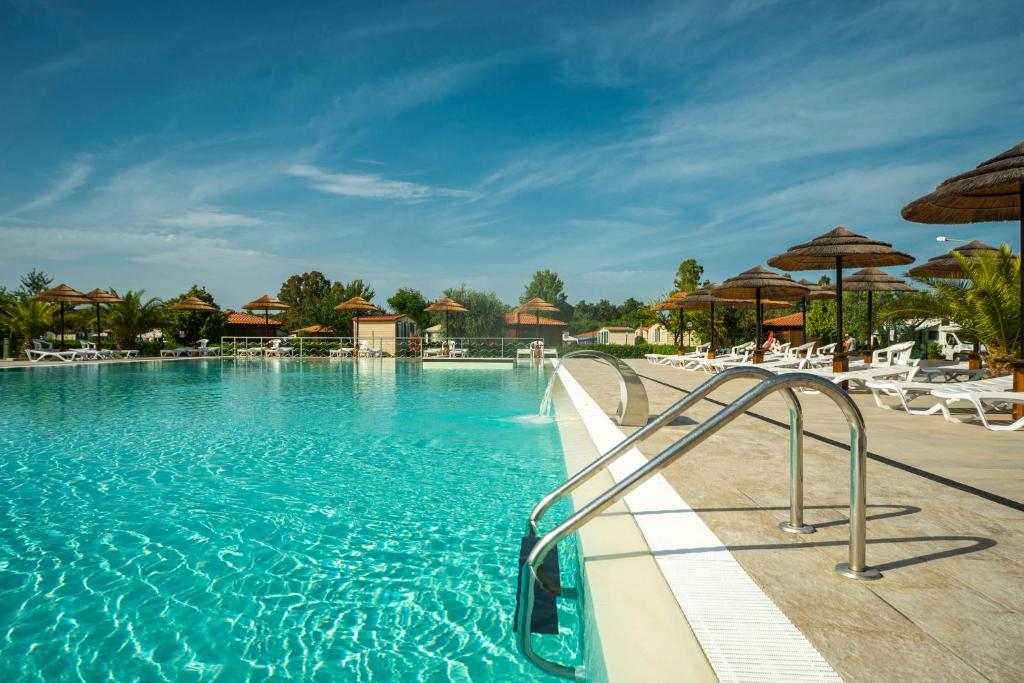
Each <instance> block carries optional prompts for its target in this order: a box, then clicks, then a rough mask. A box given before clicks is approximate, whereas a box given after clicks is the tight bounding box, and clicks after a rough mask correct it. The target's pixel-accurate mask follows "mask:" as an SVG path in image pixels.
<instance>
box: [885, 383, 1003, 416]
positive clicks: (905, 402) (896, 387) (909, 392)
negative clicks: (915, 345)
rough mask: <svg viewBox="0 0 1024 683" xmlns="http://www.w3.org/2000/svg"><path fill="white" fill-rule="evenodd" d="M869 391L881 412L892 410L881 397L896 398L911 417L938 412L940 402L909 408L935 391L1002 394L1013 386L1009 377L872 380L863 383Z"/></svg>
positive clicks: (892, 407)
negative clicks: (908, 380)
mask: <svg viewBox="0 0 1024 683" xmlns="http://www.w3.org/2000/svg"><path fill="white" fill-rule="evenodd" d="M865 386H866V387H867V388H868V389H870V390H871V396H872V397H873V398H874V399H875V405H877V406H878V407H879V408H882V409H883V410H893V409H894V406H891V405H888V404H887V403H884V402H883V401H882V397H883V396H886V397H889V398H898V399H899V400H900V405H901V406H902V408H903V410H905V411H907V412H908V413H910V414H911V415H934V414H935V413H937V412H940V411H941V410H942V408H941V407H940V404H941V403H942V402H941V401H940V402H939V403H938V404H935V405H932V406H930V407H928V408H911V407H910V403H911V402H912V401H914V399H917V398H921V397H922V396H930V395H932V394H933V393H934V392H935V391H939V390H942V391H950V392H955V393H958V394H960V393H964V392H968V391H981V392H986V391H987V392H1002V391H1008V390H1009V389H1010V387H1012V386H1013V378H1012V377H1011V376H1010V375H1005V376H1003V377H991V378H989V379H980V380H972V381H967V382H953V383H948V384H945V383H935V382H901V381H898V380H892V379H888V380H886V379H874V380H870V381H868V382H866V383H865Z"/></svg>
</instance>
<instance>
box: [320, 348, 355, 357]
mask: <svg viewBox="0 0 1024 683" xmlns="http://www.w3.org/2000/svg"><path fill="white" fill-rule="evenodd" d="M353 351H355V349H353V348H351V347H345V346H342V347H341V348H340V349H330V350H329V351H328V352H327V357H328V358H348V357H351V356H352V352H353Z"/></svg>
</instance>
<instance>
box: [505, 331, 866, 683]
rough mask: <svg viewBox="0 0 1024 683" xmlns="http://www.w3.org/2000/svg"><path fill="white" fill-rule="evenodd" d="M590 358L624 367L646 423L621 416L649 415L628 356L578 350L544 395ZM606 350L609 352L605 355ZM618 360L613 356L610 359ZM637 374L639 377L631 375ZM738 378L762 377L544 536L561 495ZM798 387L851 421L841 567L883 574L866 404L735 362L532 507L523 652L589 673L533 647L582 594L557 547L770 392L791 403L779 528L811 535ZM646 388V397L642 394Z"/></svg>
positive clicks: (816, 382)
mask: <svg viewBox="0 0 1024 683" xmlns="http://www.w3.org/2000/svg"><path fill="white" fill-rule="evenodd" d="M573 356H576V357H589V358H595V359H597V360H601V361H604V362H606V363H608V364H609V365H611V366H612V367H614V368H616V369H617V370H618V371H619V382H620V389H621V395H620V403H619V410H618V416H619V420H617V421H618V423H619V424H620V425H626V426H636V425H639V424H645V423H646V419H645V420H644V421H643V422H636V423H634V424H629V423H626V422H623V421H621V419H622V418H623V416H625V415H627V414H628V415H630V416H631V418H633V419H635V418H636V415H635V412H632V411H630V409H631V408H632V407H633V406H637V405H640V404H641V403H642V404H643V412H644V415H645V418H646V414H647V395H646V391H645V390H644V388H643V384H642V383H641V382H640V379H639V377H637V376H636V374H635V373H634V372H633V370H632V368H630V367H629V366H628V365H626V364H625V363H623V362H622V361H621V360H619V359H617V358H614V357H612V356H608V354H603V353H600V352H596V351H577V352H573V353H569V354H566V355H565V356H563V358H562V359H561V360H560V361H559V363H558V365H556V366H555V370H554V372H553V373H552V376H551V380H550V382H549V384H548V390H547V392H546V393H545V401H546V402H549V401H550V393H551V390H552V386H553V385H554V382H555V380H556V378H557V376H558V369H559V367H560V366H561V361H562V360H564V359H566V358H571V357H573ZM604 356H608V357H607V358H605V357H604ZM609 358H611V359H612V360H611V361H609V360H608V359H609ZM631 379H632V380H635V384H634V383H633V382H632V381H631ZM737 379H757V380H760V381H759V383H758V384H757V385H756V386H754V387H752V388H751V389H749V390H748V391H746V392H745V393H744V394H743V395H741V396H740V397H739V398H737V399H736V400H735V401H733V402H732V403H730V404H728V405H726V406H725V407H724V408H722V409H721V410H720V411H719V412H718V413H716V414H715V415H714V416H712V417H711V418H710V419H708V420H707V421H705V422H703V423H701V424H699V425H698V426H697V427H695V428H694V429H693V430H692V431H690V432H689V433H687V434H685V435H684V436H682V437H681V438H679V439H678V440H676V441H675V442H674V443H672V444H671V445H670V446H668V448H666V449H665V450H663V451H661V452H660V453H658V454H657V455H655V456H654V457H653V458H651V459H650V460H648V461H647V462H646V463H645V464H644V465H643V466H641V467H639V468H637V469H636V470H634V471H633V472H631V473H630V474H629V475H627V476H626V477H625V478H623V479H622V480H621V481H619V482H617V483H616V484H614V485H613V486H612V487H611V488H609V489H607V490H606V491H604V492H603V493H602V494H600V495H599V496H597V497H596V498H594V499H593V500H592V501H590V502H589V503H587V504H586V505H584V506H582V507H581V508H580V509H579V510H577V511H576V512H575V513H573V514H572V515H571V516H570V517H569V518H567V519H565V520H564V521H562V522H561V523H560V524H558V525H557V526H555V527H554V528H553V529H551V530H550V531H548V532H547V533H546V534H544V535H540V532H539V530H538V523H539V522H540V520H541V518H542V517H543V516H544V514H545V513H546V512H547V511H548V510H549V509H550V508H551V506H553V505H554V504H555V503H556V502H557V501H558V500H559V499H561V498H562V497H564V496H565V495H567V494H569V493H571V492H572V491H574V490H576V489H577V488H579V486H581V485H582V484H584V483H585V482H587V481H588V480H590V479H591V478H592V477H593V476H594V475H596V474H597V473H598V472H600V471H602V470H603V469H604V468H605V467H606V466H607V465H608V464H609V463H610V462H611V461H612V460H614V459H616V458H618V457H619V456H621V455H624V454H625V453H627V452H629V451H630V450H632V449H633V448H634V447H636V446H638V445H639V444H640V443H642V442H644V441H646V440H647V439H649V438H650V437H651V436H653V435H654V434H656V433H657V432H658V431H660V430H661V429H662V428H663V427H665V426H667V425H668V424H670V423H671V422H672V421H673V420H675V419H676V418H677V417H679V416H680V415H682V414H683V413H685V412H686V411H687V410H688V409H689V408H690V407H691V406H693V405H694V404H696V403H697V402H699V401H701V400H702V399H704V398H706V397H707V396H709V395H710V394H711V393H712V392H713V391H715V390H716V389H718V388H719V387H721V386H722V385H723V384H727V383H729V382H731V381H733V380H737ZM795 389H810V390H814V391H818V392H821V393H822V394H824V395H826V396H828V397H829V398H830V399H832V401H833V402H834V403H835V404H836V406H838V407H839V409H840V410H841V411H842V413H843V415H844V416H845V417H846V421H847V424H848V425H849V428H850V547H849V561H848V562H842V563H840V564H837V565H836V567H835V570H836V572H838V573H839V574H841V575H843V576H846V577H849V578H852V579H859V580H871V579H878V578H880V577H881V573H880V572H879V571H878V570H877V569H874V568H872V567H869V566H867V562H866V559H865V514H866V513H865V502H866V492H865V486H866V482H867V473H866V469H865V467H866V464H867V435H866V434H865V428H864V418H863V416H862V415H861V413H860V409H858V408H857V405H856V404H855V403H854V402H853V400H851V399H850V397H849V396H848V395H847V394H846V392H845V391H844V390H843V389H841V388H840V387H838V386H837V385H835V384H834V383H832V382H830V381H829V380H827V379H824V378H822V377H817V376H815V375H811V374H808V373H800V372H796V373H786V374H783V375H775V374H773V373H771V372H769V371H768V370H765V369H763V368H758V367H753V366H751V367H736V368H730V369H728V370H725V371H723V372H721V373H719V374H717V375H715V376H714V377H712V378H711V379H709V380H708V381H707V382H704V383H703V384H702V385H700V386H699V387H697V388H696V389H694V390H693V391H692V392H690V393H689V394H687V395H686V396H684V397H683V398H681V399H679V400H678V401H676V402H675V403H673V404H672V405H671V406H669V407H668V408H667V409H666V410H665V411H664V412H662V413H661V414H660V415H658V416H657V417H655V418H654V419H653V420H651V421H650V422H649V423H646V426H644V427H643V428H642V429H638V430H637V431H635V432H634V433H633V434H631V435H629V436H627V437H626V438H625V439H623V440H622V441H620V442H619V443H618V444H617V445H615V446H614V447H612V448H611V449H610V450H608V451H607V452H605V453H603V454H602V455H600V456H599V457H598V458H597V459H595V460H594V461H593V462H591V463H590V464H589V465H587V466H586V467H584V468H583V469H581V470H580V471H579V472H577V473H576V474H574V475H573V476H571V477H569V479H567V480H566V481H565V482H563V483H562V484H561V485H559V486H558V487H557V488H555V489H554V490H553V491H551V492H550V493H548V494H547V495H546V496H544V497H543V498H542V499H541V500H540V502H539V503H537V505H536V506H535V507H534V508H533V511H532V512H531V513H530V518H529V521H528V524H527V530H526V532H527V533H526V536H524V537H523V539H522V544H521V547H520V557H519V583H518V592H517V595H516V615H515V630H516V641H517V645H518V647H519V650H520V652H521V653H522V654H523V656H524V657H526V658H527V659H528V660H529V661H530V662H532V663H533V664H534V665H536V666H537V667H538V668H540V669H541V670H543V671H545V672H546V673H549V674H552V675H555V676H560V677H562V678H570V679H571V678H578V677H579V676H580V675H581V674H582V672H581V671H578V670H577V669H576V668H575V667H572V666H566V665H564V664H560V663H558V662H553V661H550V660H548V659H545V658H544V657H542V656H540V655H539V654H537V653H536V652H535V651H534V650H533V642H532V639H531V636H532V634H534V633H538V634H557V633H558V613H557V605H556V601H557V599H558V598H559V597H565V598H575V596H576V591H575V590H573V589H572V588H566V587H563V586H561V581H560V577H559V572H558V561H557V555H556V549H557V546H558V544H559V542H561V541H562V540H564V539H565V538H566V537H568V536H569V535H570V534H572V533H574V532H576V531H578V530H579V529H580V528H581V527H582V526H584V525H586V524H587V523H588V522H590V521H591V520H592V519H594V518H595V517H597V516H598V515H600V514H601V513H602V512H603V511H604V510H606V509H607V508H608V507H610V506H612V505H614V504H615V503H616V502H618V501H619V500H621V499H622V498H623V497H625V496H626V494H628V493H629V492H630V491H632V490H633V489H635V488H636V487H638V486H639V485H640V484H642V483H644V482H645V481H647V480H648V479H650V478H651V477H653V476H654V475H655V474H658V473H659V472H660V471H661V470H663V469H665V468H666V467H668V466H669V465H671V464H672V463H673V462H675V461H676V460H677V459H678V458H679V457H681V456H682V455H684V454H686V453H688V452H689V451H691V450H692V449H693V448H695V447H696V446H698V445H700V444H701V443H703V442H704V441H705V440H706V439H707V438H708V437H710V436H711V435H712V434H714V433H715V432H717V431H718V430H719V429H721V428H722V427H724V426H726V425H727V424H729V423H730V422H732V421H733V420H735V419H736V418H737V417H739V416H740V415H742V414H743V413H744V412H746V411H747V410H749V409H750V408H752V407H753V406H755V405H756V404H757V403H759V402H761V401H762V400H763V399H764V398H766V397H767V396H769V395H771V394H774V393H776V392H781V393H782V396H783V398H784V399H785V400H786V403H787V404H788V406H789V496H790V500H789V520H788V521H785V522H781V523H780V524H779V528H780V529H782V530H783V531H786V532H789V533H796V534H809V533H813V532H814V531H815V529H814V527H813V526H811V525H808V524H806V523H805V522H804V476H803V475H804V472H803V467H804V463H803V455H804V454H803V439H804V425H803V410H802V408H801V406H800V401H799V399H798V398H797V396H796V392H795V391H794V390H795ZM641 395H642V399H641V398H640V396H641Z"/></svg>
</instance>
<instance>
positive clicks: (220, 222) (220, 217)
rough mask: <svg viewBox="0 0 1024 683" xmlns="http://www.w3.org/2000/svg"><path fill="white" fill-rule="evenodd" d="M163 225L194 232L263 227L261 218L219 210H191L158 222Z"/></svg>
mask: <svg viewBox="0 0 1024 683" xmlns="http://www.w3.org/2000/svg"><path fill="white" fill-rule="evenodd" d="M158 222H159V223H160V224H161V225H167V226H172V227H177V228H188V229H192V230H203V229H212V228H235V227H252V226H256V225H263V223H264V222H263V221H262V220H260V219H259V218H253V217H252V216H246V215H243V214H240V213H226V212H224V211H220V210H219V209H208V208H204V209H190V210H188V211H185V212H184V213H181V214H177V215H175V216H168V217H167V218H161V219H160V220H159V221H158Z"/></svg>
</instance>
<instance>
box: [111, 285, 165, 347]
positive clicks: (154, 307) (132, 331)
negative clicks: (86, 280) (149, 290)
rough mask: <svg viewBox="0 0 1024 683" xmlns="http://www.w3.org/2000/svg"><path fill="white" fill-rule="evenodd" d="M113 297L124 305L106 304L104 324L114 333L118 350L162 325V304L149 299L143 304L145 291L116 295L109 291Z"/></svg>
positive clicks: (154, 299) (114, 292) (129, 291)
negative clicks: (117, 297)
mask: <svg viewBox="0 0 1024 683" xmlns="http://www.w3.org/2000/svg"><path fill="white" fill-rule="evenodd" d="M110 291H111V293H112V294H113V295H114V296H119V297H121V298H122V299H124V303H120V304H108V305H107V307H106V310H107V315H106V318H105V322H106V325H107V327H109V328H110V330H111V331H112V332H113V333H114V339H115V340H116V341H117V347H118V348H125V347H126V346H130V345H131V344H133V343H134V342H135V339H136V337H138V336H139V335H140V334H142V333H144V332H149V331H150V330H152V329H153V328H155V327H159V326H160V325H161V324H162V323H163V302H162V301H161V300H160V299H156V298H153V299H149V300H148V301H145V302H143V300H142V297H143V295H144V294H145V293H146V291H145V290H143V289H139V290H136V291H132V290H128V291H126V292H125V293H124V294H118V293H117V292H116V291H114V290H110Z"/></svg>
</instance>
